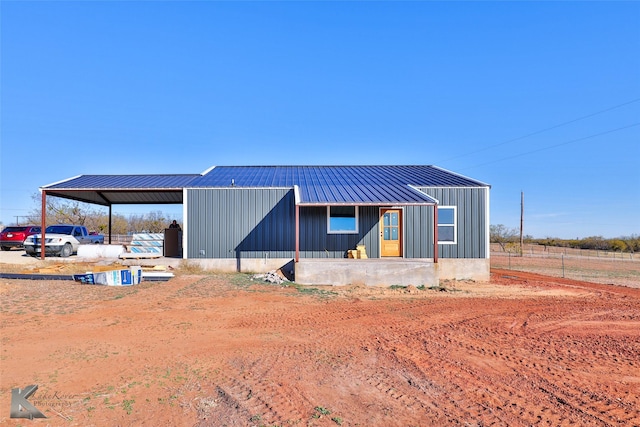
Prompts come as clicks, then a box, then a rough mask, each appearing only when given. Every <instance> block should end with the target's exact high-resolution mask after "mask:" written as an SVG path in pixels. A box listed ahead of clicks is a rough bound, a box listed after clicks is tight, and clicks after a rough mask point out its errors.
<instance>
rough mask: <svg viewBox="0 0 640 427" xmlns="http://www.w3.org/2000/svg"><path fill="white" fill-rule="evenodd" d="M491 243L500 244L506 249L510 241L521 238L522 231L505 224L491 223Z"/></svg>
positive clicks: (513, 241) (514, 241)
mask: <svg viewBox="0 0 640 427" xmlns="http://www.w3.org/2000/svg"><path fill="white" fill-rule="evenodd" d="M489 233H490V239H491V243H497V244H499V245H500V247H501V248H502V250H503V251H506V245H507V244H508V243H516V242H517V241H518V239H519V235H520V231H519V230H518V229H516V228H509V227H507V226H506V225H504V224H498V225H491V226H490V227H489Z"/></svg>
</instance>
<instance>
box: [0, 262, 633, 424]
mask: <svg viewBox="0 0 640 427" xmlns="http://www.w3.org/2000/svg"><path fill="white" fill-rule="evenodd" d="M0 290H1V292H2V306H1V312H0V326H1V328H2V329H1V333H2V336H1V338H2V347H1V352H0V375H1V377H0V379H1V384H0V424H5V425H10V426H17V425H22V426H28V425H34V426H35V425H42V426H44V425H68V426H92V425H93V426H114V425H123V426H124V425H136V426H159V425H176V426H181V425H184V426H263V425H264V426H274V425H277V426H336V425H343V426H429V425H433V426H443V425H459V426H488V425H496V426H506V425H509V426H531V425H536V426H638V425H640V289H633V288H626V287H617V286H611V285H603V284H591V283H585V282H577V281H572V280H568V279H558V278H550V277H545V276H539V275H535V274H528V273H518V272H515V271H507V270H494V271H493V273H492V279H491V282H490V283H473V282H462V283H461V282H448V283H444V284H443V288H442V289H440V290H429V289H422V290H421V289H417V288H414V287H409V288H405V289H390V288H384V289H383V288H365V287H341V288H337V287H334V288H330V287H316V288H296V287H278V286H274V285H266V284H259V283H256V282H251V281H250V280H249V278H248V276H245V275H231V276H230V275H179V276H178V277H176V278H174V279H172V280H171V281H169V282H165V283H153V282H151V283H149V282H145V283H143V284H141V285H137V286H133V287H128V288H118V287H104V286H90V285H79V284H76V283H73V282H66V281H28V280H0ZM29 384H37V385H38V386H39V389H38V391H37V392H36V393H35V394H34V395H33V396H32V397H31V398H30V399H29V401H30V402H31V403H33V404H34V405H35V406H36V407H37V408H38V409H40V410H41V411H43V412H44V413H45V415H46V416H47V417H48V418H47V419H46V420H44V419H41V420H33V421H29V420H20V419H10V418H9V408H10V400H11V389H12V388H16V387H19V388H24V387H26V386H27V385H29Z"/></svg>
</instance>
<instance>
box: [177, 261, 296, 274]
mask: <svg viewBox="0 0 640 427" xmlns="http://www.w3.org/2000/svg"><path fill="white" fill-rule="evenodd" d="M182 261H183V262H184V263H186V264H194V265H199V266H200V267H202V268H203V269H204V270H211V271H219V272H221V273H237V272H241V273H267V272H269V271H273V270H277V269H279V268H282V269H283V270H284V272H285V273H286V274H291V275H293V269H294V267H293V260H292V259H291V258H242V259H233V258H220V259H209V258H206V259H205V258H198V259H185V260H182Z"/></svg>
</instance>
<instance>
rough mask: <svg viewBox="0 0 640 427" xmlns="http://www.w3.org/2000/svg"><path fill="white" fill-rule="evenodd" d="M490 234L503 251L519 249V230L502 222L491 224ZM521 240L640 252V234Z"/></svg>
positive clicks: (527, 238) (543, 244)
mask: <svg viewBox="0 0 640 427" xmlns="http://www.w3.org/2000/svg"><path fill="white" fill-rule="evenodd" d="M490 235H491V237H490V238H491V243H497V244H499V245H500V247H501V248H502V250H503V251H506V252H518V251H519V248H520V232H519V230H518V229H516V228H509V227H507V226H505V225H503V224H498V225H491V227H490ZM523 241H524V243H533V244H538V245H542V246H553V247H560V248H574V249H591V250H599V251H613V252H628V253H636V252H640V235H638V234H632V235H630V236H622V237H616V238H613V239H607V238H604V237H602V236H590V237H585V238H582V239H578V238H576V239H559V238H555V237H545V238H544V239H535V238H533V237H532V236H523Z"/></svg>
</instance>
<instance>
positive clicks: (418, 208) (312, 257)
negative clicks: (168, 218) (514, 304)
mask: <svg viewBox="0 0 640 427" xmlns="http://www.w3.org/2000/svg"><path fill="white" fill-rule="evenodd" d="M41 190H42V192H43V203H44V199H45V197H46V196H47V195H48V196H57V197H64V198H69V199H74V200H80V201H85V202H90V203H97V204H100V205H105V206H109V207H110V206H112V205H113V204H123V203H124V204H126V203H136V204H139V203H181V204H182V205H183V211H184V216H183V222H184V225H183V230H184V233H183V242H182V244H183V248H184V250H183V258H185V259H187V260H189V262H195V263H199V264H201V265H202V266H203V267H205V268H209V269H215V270H221V271H255V272H258V271H268V270H272V269H276V268H284V269H285V270H288V271H289V272H290V273H293V274H294V275H295V280H296V281H297V282H300V283H309V284H323V283H326V284H347V283H365V284H373V285H376V284H388V285H392V284H414V285H423V284H424V285H433V284H437V283H438V282H439V280H441V279H473V280H488V278H489V190H490V186H489V185H488V184H485V183H482V182H480V181H477V180H474V179H471V178H468V177H464V176H461V175H459V174H456V173H453V172H451V171H447V170H444V169H441V168H438V167H435V166H424V165H418V166H411V165H404V166H218V167H213V168H211V169H209V170H207V171H205V172H203V173H202V174H194V175H83V176H79V177H74V178H70V179H68V180H64V181H61V182H58V183H54V184H50V185H47V186H44V187H42V188H41ZM365 257H366V259H365Z"/></svg>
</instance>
